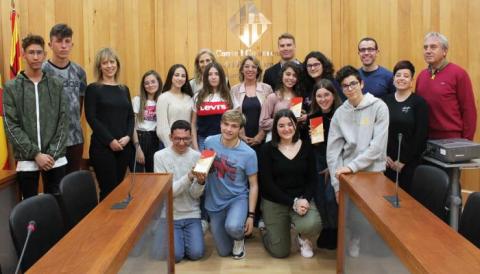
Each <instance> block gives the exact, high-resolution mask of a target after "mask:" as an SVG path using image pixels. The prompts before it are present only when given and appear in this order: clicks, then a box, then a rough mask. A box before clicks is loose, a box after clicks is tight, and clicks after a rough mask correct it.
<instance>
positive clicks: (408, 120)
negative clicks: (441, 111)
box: [383, 61, 428, 193]
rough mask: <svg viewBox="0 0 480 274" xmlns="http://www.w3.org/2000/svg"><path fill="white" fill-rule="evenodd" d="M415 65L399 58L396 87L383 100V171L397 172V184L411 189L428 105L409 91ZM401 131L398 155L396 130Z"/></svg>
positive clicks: (425, 129) (390, 174)
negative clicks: (385, 111) (385, 119)
mask: <svg viewBox="0 0 480 274" xmlns="http://www.w3.org/2000/svg"><path fill="white" fill-rule="evenodd" d="M414 74H415V67H414V66H413V64H412V63H411V62H410V61H400V62H398V63H397V64H396V65H395V67H394V68H393V84H394V85H395V87H396V89H397V90H396V91H395V93H393V94H390V95H388V96H385V97H384V98H383V100H384V101H385V103H386V104H387V106H388V110H389V111H390V125H389V127H388V144H387V170H386V171H385V175H386V176H387V177H388V178H390V180H392V181H395V179H396V172H397V171H398V172H399V184H400V187H401V188H402V189H403V190H405V191H407V192H409V193H410V186H411V182H412V178H413V172H414V171H415V168H416V167H417V166H418V165H419V163H420V161H421V157H422V153H423V152H424V150H425V146H426V142H427V136H428V106H427V103H426V102H425V100H424V99H423V98H422V97H420V96H418V95H416V94H414V93H413V92H412V87H413V75H414ZM399 133H402V135H403V138H402V144H401V145H402V146H401V152H400V159H397V154H398V134H399Z"/></svg>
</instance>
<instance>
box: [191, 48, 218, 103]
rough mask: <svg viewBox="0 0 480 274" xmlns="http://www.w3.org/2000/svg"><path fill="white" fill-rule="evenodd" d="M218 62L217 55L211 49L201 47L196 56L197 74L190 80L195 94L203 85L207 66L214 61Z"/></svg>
mask: <svg viewBox="0 0 480 274" xmlns="http://www.w3.org/2000/svg"><path fill="white" fill-rule="evenodd" d="M212 62H217V59H216V58H215V55H213V52H212V51H211V50H209V49H201V50H200V51H199V52H198V53H197V56H195V64H194V65H195V74H194V77H193V79H192V80H190V86H191V87H192V91H193V93H194V94H197V93H198V92H199V91H200V90H201V89H202V87H203V79H202V78H203V72H204V71H205V67H206V66H207V65H208V64H210V63H212Z"/></svg>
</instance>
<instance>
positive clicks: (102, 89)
mask: <svg viewBox="0 0 480 274" xmlns="http://www.w3.org/2000/svg"><path fill="white" fill-rule="evenodd" d="M120 68H121V66H120V60H119V58H118V55H117V54H116V53H115V52H114V51H113V49H111V48H102V49H100V50H99V51H98V52H97V55H96V56H95V67H94V72H95V78H96V82H94V83H91V84H90V85H88V87H87V90H86V92H85V114H86V117H87V122H88V124H89V126H90V127H91V129H92V135H91V141H90V163H91V164H92V166H93V168H94V170H95V174H96V177H97V180H98V183H99V187H100V200H103V199H104V198H105V197H106V196H107V195H108V194H109V193H110V192H111V191H112V190H113V189H115V187H116V186H117V185H118V184H119V183H120V182H121V181H122V180H123V178H124V177H125V172H126V170H127V166H128V163H129V159H130V155H131V154H130V152H131V139H132V135H133V129H134V114H133V109H132V102H131V99H130V91H129V89H128V87H127V86H125V85H122V84H121V83H120V82H119V81H118V77H119V74H120Z"/></svg>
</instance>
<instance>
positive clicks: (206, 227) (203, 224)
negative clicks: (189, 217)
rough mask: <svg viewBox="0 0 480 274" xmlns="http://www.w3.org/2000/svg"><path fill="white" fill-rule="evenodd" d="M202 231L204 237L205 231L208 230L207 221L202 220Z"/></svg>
mask: <svg viewBox="0 0 480 274" xmlns="http://www.w3.org/2000/svg"><path fill="white" fill-rule="evenodd" d="M201 222H202V231H203V235H205V233H207V230H208V226H209V225H208V221H207V220H203V219H202V221H201Z"/></svg>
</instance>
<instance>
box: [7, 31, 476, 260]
mask: <svg viewBox="0 0 480 274" xmlns="http://www.w3.org/2000/svg"><path fill="white" fill-rule="evenodd" d="M72 36H73V31H72V29H71V28H70V27H69V26H68V25H65V24H57V25H55V26H54V27H53V28H52V29H51V32H50V41H49V43H48V45H49V46H50V48H51V49H52V53H53V56H52V58H51V59H49V60H47V61H45V59H46V52H45V43H44V41H43V38H42V37H40V36H37V35H28V36H27V37H25V38H24V39H23V40H22V48H23V51H22V56H23V58H24V59H25V64H26V67H25V70H24V71H22V72H21V73H20V74H19V75H18V76H17V77H16V78H15V79H13V80H12V81H9V82H7V83H6V85H5V91H4V96H3V104H4V105H3V108H4V114H5V131H6V133H7V136H8V138H9V141H10V143H11V144H12V146H13V148H14V152H15V157H16V159H17V160H18V164H17V180H18V182H19V185H20V190H21V192H22V195H23V197H24V198H28V197H30V196H33V195H36V194H37V188H38V179H39V176H40V174H41V175H42V178H43V182H44V185H45V192H48V193H53V194H57V193H58V184H59V182H60V180H61V178H62V177H63V176H64V175H65V174H66V173H69V172H71V171H74V170H78V169H80V163H81V158H82V152H83V133H82V127H81V124H80V116H81V112H82V108H83V106H85V114H86V119H87V122H88V124H89V126H90V127H91V129H92V135H91V142H90V148H89V156H90V157H89V159H90V165H91V166H92V167H93V169H94V171H95V175H96V178H97V181H98V183H99V189H100V199H104V198H105V197H106V196H107V195H108V194H109V193H110V192H111V191H112V190H113V189H114V188H115V187H116V186H117V185H118V184H119V183H120V182H121V181H122V180H123V178H124V176H125V174H126V171H127V167H130V170H133V169H136V170H137V171H143V172H168V173H172V174H173V196H174V204H173V214H174V224H173V226H174V246H175V259H176V261H177V262H179V261H181V260H183V259H185V258H187V259H191V260H197V259H200V258H201V257H203V255H204V251H205V245H204V240H203V234H204V233H205V230H206V229H208V226H210V229H211V231H212V235H213V239H214V241H215V243H216V247H217V251H218V254H219V255H220V256H232V257H233V258H234V259H241V258H244V257H245V255H246V250H245V240H244V239H245V237H246V236H248V235H250V234H251V233H252V230H253V227H254V225H257V226H258V227H259V229H260V233H261V235H262V241H263V244H264V246H265V248H266V250H267V251H268V252H269V254H271V255H272V256H273V257H278V258H282V257H286V256H288V255H289V254H290V250H291V246H290V244H291V240H290V237H291V233H292V229H293V231H294V235H295V240H296V243H297V244H298V247H299V250H300V252H301V255H302V256H304V257H312V256H313V245H312V243H311V241H310V238H311V237H312V236H315V235H318V234H320V236H319V237H318V238H317V246H318V247H321V248H329V249H334V248H336V238H337V221H338V205H337V202H338V191H339V183H338V180H339V176H340V175H341V174H347V173H352V172H358V171H377V172H385V174H386V176H388V177H389V178H391V179H392V180H394V178H395V175H396V173H399V175H400V179H399V181H400V186H401V187H402V188H403V189H404V190H405V191H407V192H408V191H410V182H411V179H412V176H413V172H414V170H415V167H416V166H417V165H418V164H419V163H420V162H421V155H422V153H423V152H424V150H425V145H426V140H427V138H432V139H441V138H467V139H470V140H471V139H473V136H474V133H475V127H476V107H475V100H474V95H473V90H472V85H471V82H470V79H469V76H468V74H467V73H466V72H465V70H463V69H462V68H460V67H459V66H458V65H455V64H453V63H451V62H448V61H447V59H446V55H447V52H448V40H447V38H446V37H445V36H444V35H442V34H440V33H435V32H432V33H428V34H427V35H426V36H425V39H424V57H425V61H426V62H427V64H428V68H427V69H425V70H423V71H422V72H421V73H420V74H419V76H418V79H417V82H416V87H415V89H414V87H413V82H414V74H415V68H414V66H413V64H412V63H411V62H409V61H406V60H405V61H400V62H398V63H397V64H396V65H395V67H394V68H393V72H391V71H389V70H388V69H386V68H384V67H381V66H379V65H378V64H377V63H376V57H377V54H379V48H378V44H377V42H376V41H375V39H373V38H369V37H366V38H363V39H361V40H360V42H359V43H358V54H359V57H360V60H361V62H362V67H361V68H359V69H357V68H355V67H352V66H344V67H342V68H341V69H340V70H338V71H337V72H336V73H335V71H334V66H333V64H332V62H331V61H330V60H329V59H328V58H327V57H326V56H325V55H324V54H323V53H321V52H318V51H312V52H310V53H309V54H308V55H307V56H306V57H305V59H304V61H303V62H300V61H298V60H297V59H296V58H295V38H294V37H293V36H292V35H291V34H288V33H284V34H282V35H280V36H279V38H278V51H279V54H280V57H281V60H280V61H279V62H278V63H277V64H275V65H273V66H272V67H270V68H269V69H267V70H266V71H265V73H264V76H263V82H261V79H262V72H263V71H262V68H261V65H260V62H259V61H258V60H257V59H256V58H255V57H253V56H246V57H245V58H243V60H242V61H241V64H240V67H239V75H240V79H239V80H240V83H239V84H237V85H235V86H233V87H232V88H230V84H229V80H228V78H227V77H226V74H225V71H224V69H223V67H222V65H221V64H220V63H219V62H217V61H216V58H215V56H214V54H212V52H211V51H209V50H207V49H203V50H200V52H199V53H198V55H197V57H196V58H195V66H194V67H195V72H194V77H193V78H192V79H191V80H189V75H188V72H187V69H186V67H185V66H184V65H182V64H175V65H173V66H171V67H170V69H169V71H168V73H167V77H166V78H165V83H163V81H162V78H161V77H160V75H159V74H158V73H157V72H155V71H154V70H151V71H148V72H146V73H145V74H144V75H143V76H142V78H141V82H140V89H139V95H138V96H135V97H134V98H133V99H131V97H130V91H129V88H128V87H127V86H126V85H123V84H121V83H120V82H119V74H120V69H121V65H120V64H121V63H120V60H119V57H118V55H117V54H116V53H115V52H114V51H113V50H112V49H111V48H103V49H101V50H99V51H98V52H97V54H96V56H95V62H94V63H95V67H94V68H95V69H94V73H95V78H96V79H95V81H94V82H93V83H91V84H89V85H88V86H87V82H86V77H85V72H84V70H83V69H82V68H81V67H80V66H79V65H77V64H76V63H74V62H72V61H71V60H70V59H69V54H70V51H71V49H72V46H73V40H72ZM297 97H301V98H302V111H301V114H300V115H297V116H296V115H295V114H294V112H292V110H290V107H291V106H292V99H294V98H297ZM83 102H85V103H84V104H83ZM317 117H322V118H323V134H324V136H323V139H324V141H323V142H320V143H317V144H312V142H311V138H310V134H311V130H312V129H311V128H310V127H309V125H310V121H311V120H312V119H315V118H317ZM400 133H401V134H402V135H403V138H402V139H401V142H402V143H401V154H400V155H401V156H400V158H397V155H398V151H397V150H398V147H399V144H398V142H399V138H398V135H399V134H400ZM203 150H212V151H214V152H215V154H216V155H215V159H214V162H213V165H212V167H211V168H210V171H209V173H208V174H202V173H197V172H194V171H193V167H194V166H195V164H196V163H197V161H198V160H199V158H200V152H201V151H203ZM353 253H354V252H353Z"/></svg>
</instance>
